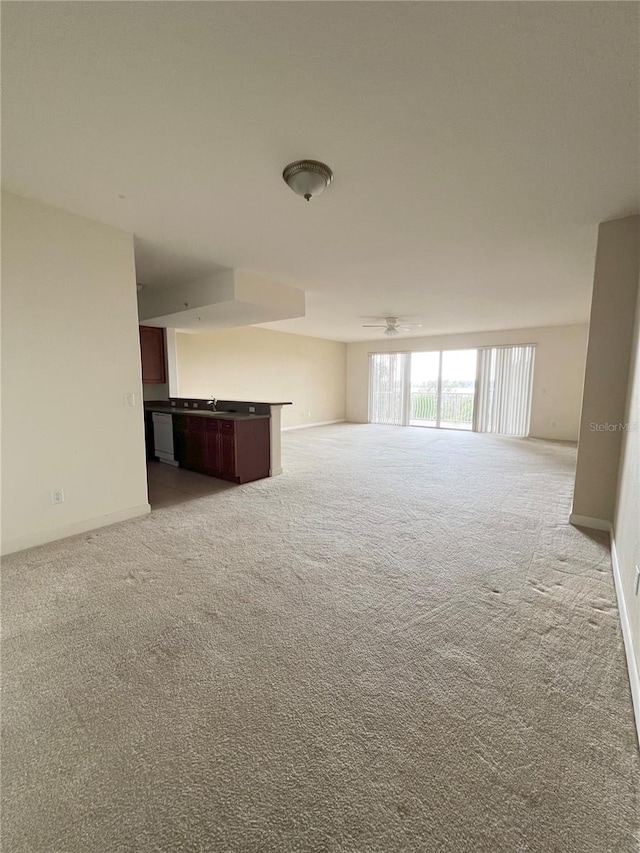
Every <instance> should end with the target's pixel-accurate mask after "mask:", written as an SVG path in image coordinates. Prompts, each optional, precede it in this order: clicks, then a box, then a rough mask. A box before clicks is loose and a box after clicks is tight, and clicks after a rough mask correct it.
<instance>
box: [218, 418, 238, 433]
mask: <svg viewBox="0 0 640 853" xmlns="http://www.w3.org/2000/svg"><path fill="white" fill-rule="evenodd" d="M218 423H219V424H220V432H225V433H234V432H235V431H236V422H235V421H223V420H220V421H218Z"/></svg>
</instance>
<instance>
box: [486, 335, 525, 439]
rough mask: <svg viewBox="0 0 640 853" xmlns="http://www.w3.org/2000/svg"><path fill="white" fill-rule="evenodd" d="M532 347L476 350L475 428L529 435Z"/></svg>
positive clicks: (505, 433)
mask: <svg viewBox="0 0 640 853" xmlns="http://www.w3.org/2000/svg"><path fill="white" fill-rule="evenodd" d="M534 353H535V347H533V346H517V347H493V348H490V349H481V350H478V382H477V390H476V411H475V423H474V429H475V430H476V431H477V432H495V433H498V434H500V435H520V436H522V435H528V434H529V421H530V419H531V389H532V385H533V358H534Z"/></svg>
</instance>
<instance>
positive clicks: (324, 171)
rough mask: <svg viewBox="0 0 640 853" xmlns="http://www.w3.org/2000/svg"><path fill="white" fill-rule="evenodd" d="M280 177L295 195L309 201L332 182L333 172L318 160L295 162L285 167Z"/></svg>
mask: <svg viewBox="0 0 640 853" xmlns="http://www.w3.org/2000/svg"><path fill="white" fill-rule="evenodd" d="M282 177H283V178H284V180H285V181H286V183H287V184H288V185H289V186H290V187H291V189H292V190H293V191H294V193H296V194H297V195H301V196H302V197H303V198H306V200H307V201H310V200H311V199H312V198H314V197H315V196H317V195H320V193H321V192H323V190H325V189H326V188H327V187H328V186H329V184H330V183H331V181H332V180H333V172H332V171H331V169H330V168H329V167H328V166H327V165H325V164H324V163H320V161H319V160H296V161H295V162H294V163H289V165H288V166H286V167H285V169H284V171H283V173H282Z"/></svg>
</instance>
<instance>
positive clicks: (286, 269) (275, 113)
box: [2, 2, 640, 340]
mask: <svg viewBox="0 0 640 853" xmlns="http://www.w3.org/2000/svg"><path fill="white" fill-rule="evenodd" d="M638 9H639V6H638V4H636V3H599V2H596V3H582V2H581V3H458V2H452V3H376V2H374V3H367V2H360V3H322V2H320V3H313V2H306V3H301V2H299V3H289V2H284V3H260V2H258V3H251V2H243V3H207V2H204V3H175V4H174V3H44V4H41V3H5V4H3V10H2V30H3V33H2V35H3V69H2V70H3V96H2V107H3V114H2V117H3V150H2V155H3V162H2V167H3V183H4V184H5V185H6V187H7V188H8V189H11V190H13V191H15V192H17V193H20V194H23V195H27V196H32V197H35V198H39V199H42V200H44V201H46V202H49V203H51V204H54V205H57V206H59V207H62V208H65V209H68V210H71V211H74V212H77V213H80V214H84V215H86V216H90V217H92V218H95V219H98V220H101V221H104V222H107V223H110V224H113V225H116V226H118V227H120V228H124V229H126V230H128V231H131V232H133V233H134V234H135V235H136V248H137V264H138V279H139V281H141V282H144V283H145V284H147V285H149V286H154V285H167V284H171V283H180V282H183V281H184V282H186V281H190V280H192V279H194V278H197V277H200V276H202V275H205V274H208V273H209V272H215V271H216V270H219V269H220V268H224V267H241V268H245V269H250V270H254V271H257V272H260V273H263V274H265V275H269V276H271V277H274V278H277V279H280V280H282V281H284V282H287V283H289V284H293V285H295V286H297V287H301V288H303V289H305V290H307V291H308V295H307V306H308V308H307V316H306V317H305V318H303V319H298V320H288V321H284V322H280V323H275V324H271V325H272V327H273V328H278V329H282V330H284V331H291V332H296V333H301V334H311V335H317V336H320V337H333V338H336V339H339V340H358V339H367V338H371V337H372V335H371V331H370V330H364V329H362V328H361V324H362V323H365V322H367V320H363V319H359V318H360V317H368V316H376V315H380V316H387V315H394V316H400V317H402V318H405V319H406V318H407V317H408V316H409V315H410V316H412V317H413V318H414V320H415V321H416V322H422V324H423V329H422V332H423V333H424V334H432V333H434V334H435V333H446V332H456V331H471V330H474V329H478V330H486V329H499V328H509V327H511V328H517V327H525V326H536V325H548V324H561V323H572V322H582V321H585V320H586V319H587V317H588V307H589V299H590V288H591V278H592V272H593V256H594V249H595V234H596V226H597V223H598V222H599V221H601V220H604V219H609V218H613V217H618V216H623V215H627V214H630V213H635V212H638V211H639V210H640V206H639V199H640V194H639V187H638V26H637V24H638ZM299 157H312V158H316V159H320V160H324V161H325V162H327V163H328V164H329V165H330V166H331V167H332V168H333V170H334V172H335V181H334V184H333V185H332V187H331V188H330V189H329V190H328V191H327V192H326V193H325V194H324V195H322V196H321V197H320V198H318V199H315V200H313V201H312V202H310V203H309V204H307V203H306V202H305V201H304V200H302V199H301V198H299V197H297V196H295V195H294V194H293V193H292V192H291V191H290V190H289V189H288V188H287V187H286V185H285V184H284V183H283V181H282V179H281V172H282V169H283V167H284V166H285V165H286V164H287V163H288V162H290V161H291V160H294V159H297V158H299ZM120 196H125V197H124V198H121V197H120ZM369 322H371V321H369ZM410 334H411V335H412V336H415V332H412V333H410Z"/></svg>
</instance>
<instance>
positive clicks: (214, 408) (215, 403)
mask: <svg viewBox="0 0 640 853" xmlns="http://www.w3.org/2000/svg"><path fill="white" fill-rule="evenodd" d="M209 405H210V406H211V411H212V412H215V411H217V406H218V401H217V400H216V398H215V397H212V398H211V399H210V400H209Z"/></svg>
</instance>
